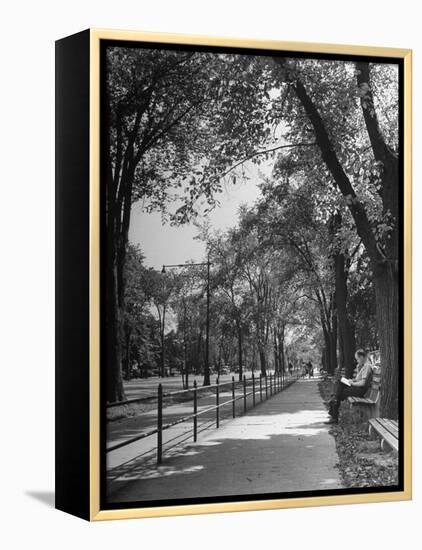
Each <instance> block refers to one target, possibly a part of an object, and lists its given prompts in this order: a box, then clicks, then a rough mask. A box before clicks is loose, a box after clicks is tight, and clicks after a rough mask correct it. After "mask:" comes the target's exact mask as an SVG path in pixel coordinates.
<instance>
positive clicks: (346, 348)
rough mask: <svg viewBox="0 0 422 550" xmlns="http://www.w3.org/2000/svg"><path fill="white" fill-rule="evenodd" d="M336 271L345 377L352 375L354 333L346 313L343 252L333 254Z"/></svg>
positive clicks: (341, 364) (342, 360)
mask: <svg viewBox="0 0 422 550" xmlns="http://www.w3.org/2000/svg"><path fill="white" fill-rule="evenodd" d="M334 265H335V272H336V293H335V297H336V309H337V318H338V337H339V338H338V340H339V357H340V367H341V368H344V369H345V376H346V378H352V377H353V370H354V364H355V363H354V353H355V335H354V333H353V330H352V326H351V323H350V320H349V316H348V314H347V295H348V292H347V275H346V271H345V269H344V254H336V255H335V256H334Z"/></svg>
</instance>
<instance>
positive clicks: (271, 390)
mask: <svg viewBox="0 0 422 550" xmlns="http://www.w3.org/2000/svg"><path fill="white" fill-rule="evenodd" d="M272 394H273V375H272V374H271V372H270V397H271V396H272Z"/></svg>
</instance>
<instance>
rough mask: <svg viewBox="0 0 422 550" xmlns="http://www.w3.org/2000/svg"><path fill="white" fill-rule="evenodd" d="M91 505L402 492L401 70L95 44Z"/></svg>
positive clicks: (383, 63)
mask: <svg viewBox="0 0 422 550" xmlns="http://www.w3.org/2000/svg"><path fill="white" fill-rule="evenodd" d="M100 69H101V72H100V78H101V88H100V89H101V96H100V109H101V110H100V113H101V124H100V128H101V157H100V165H101V169H100V190H101V203H100V204H101V207H100V210H101V211H100V216H101V363H100V369H101V370H100V372H101V506H102V508H103V509H113V508H119V507H120V508H121V507H124V508H127V507H131V506H132V507H135V506H137V507H140V506H143V507H148V506H159V505H173V504H175V505H177V504H191V503H212V502H230V501H247V500H254V501H257V500H264V499H267V500H268V499H280V498H286V499H289V498H293V497H298V496H299V497H308V496H309V497H312V496H319V495H336V494H354V493H356V494H364V493H370V492H383V491H384V492H391V491H399V490H402V488H403V468H402V466H403V465H402V455H403V437H402V434H403V368H404V366H403V365H404V362H403V330H404V329H403V193H404V187H403V135H402V134H403V61H402V60H400V59H397V58H388V57H368V56H358V55H356V56H352V55H349V56H346V55H334V54H322V53H304V52H294V51H276V50H265V49H261V50H252V49H250V50H249V49H246V48H245V49H240V48H229V47H226V48H222V47H211V46H192V45H183V44H180V45H176V44H159V43H156V44H155V43H142V42H124V41H119V40H103V41H102V42H101V67H100Z"/></svg>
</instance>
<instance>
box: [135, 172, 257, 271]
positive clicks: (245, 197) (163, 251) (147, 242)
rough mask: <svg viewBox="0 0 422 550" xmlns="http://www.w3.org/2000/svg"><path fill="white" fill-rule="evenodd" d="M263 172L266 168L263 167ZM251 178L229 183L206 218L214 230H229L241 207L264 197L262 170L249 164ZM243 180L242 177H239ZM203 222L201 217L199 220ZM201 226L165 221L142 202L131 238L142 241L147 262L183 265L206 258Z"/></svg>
mask: <svg viewBox="0 0 422 550" xmlns="http://www.w3.org/2000/svg"><path fill="white" fill-rule="evenodd" d="M261 171H266V170H265V168H263V167H262V166H261ZM248 177H249V178H250V179H248V180H246V181H244V182H239V183H236V185H232V184H229V185H227V186H226V188H225V190H224V191H223V192H222V193H220V194H219V195H218V196H217V197H218V200H219V202H220V206H217V207H216V208H215V209H214V210H213V211H212V212H211V213H210V214H209V215H207V216H204V217H203V221H205V220H206V219H208V220H209V222H210V225H211V229H212V230H223V231H224V230H226V229H228V228H229V227H233V226H235V225H236V222H237V219H238V210H239V207H240V206H241V205H242V204H246V205H248V206H252V205H253V204H254V203H255V201H256V200H257V199H258V197H259V196H260V190H259V188H258V185H259V183H260V182H261V178H260V176H259V171H258V169H257V168H256V167H255V166H254V165H252V166H251V167H248ZM238 181H239V180H238ZM198 221H199V222H201V219H198ZM197 234H198V229H197V228H196V227H195V226H194V225H193V224H186V225H183V226H180V227H174V226H171V225H170V224H165V225H163V224H162V221H161V215H160V213H159V212H154V213H151V214H148V213H146V212H144V211H143V210H142V203H141V202H138V203H135V204H134V205H133V207H132V212H131V221H130V228H129V240H130V242H132V243H133V244H138V245H139V246H140V248H141V250H142V252H143V254H144V255H145V265H146V266H147V267H153V268H155V269H161V268H162V266H163V265H164V264H183V263H185V262H187V261H193V262H200V261H203V260H204V255H205V245H204V243H203V242H201V241H198V240H195V239H194V237H195V236H196V235H197Z"/></svg>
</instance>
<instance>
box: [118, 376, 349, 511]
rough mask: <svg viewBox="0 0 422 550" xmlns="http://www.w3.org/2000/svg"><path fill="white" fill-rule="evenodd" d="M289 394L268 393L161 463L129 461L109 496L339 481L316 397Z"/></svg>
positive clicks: (234, 491) (265, 489) (143, 497)
mask: <svg viewBox="0 0 422 550" xmlns="http://www.w3.org/2000/svg"><path fill="white" fill-rule="evenodd" d="M306 385H307V384H306ZM304 386H305V385H304ZM304 386H302V387H304ZM298 389H299V388H298ZM292 397H293V399H290V400H289V402H288V403H284V404H283V406H282V404H281V402H278V401H279V400H277V399H275V400H271V399H269V400H268V401H266V402H264V403H262V406H257V407H256V408H254V409H252V410H249V411H248V414H246V415H243V416H241V417H239V418H238V419H237V420H236V422H228V423H227V424H226V425H225V426H223V429H220V430H213V431H212V432H209V433H208V434H207V437H206V438H204V439H200V440H199V441H198V442H197V443H196V444H188V445H186V446H185V447H184V448H180V447H179V448H177V449H174V451H173V452H171V453H165V460H164V463H163V464H162V465H161V466H158V467H157V466H156V465H155V464H153V462H149V463H146V462H145V461H142V460H140V461H139V462H138V463H137V462H136V461H134V463H133V464H131V467H130V468H129V469H128V470H127V471H126V472H125V471H124V468H122V470H121V477H120V479H115V480H114V481H113V482H112V483H110V484H109V487H108V488H109V491H108V500H109V502H130V501H133V502H136V501H145V502H147V501H149V500H161V499H163V500H165V499H168V498H171V499H181V498H195V497H198V496H200V497H201V496H206V497H208V496H212V497H214V496H218V497H221V496H233V495H249V494H267V493H268V494H271V493H272V492H277V493H288V492H295V491H301V490H305V491H309V490H310V491H313V490H321V489H327V488H332V489H336V488H340V487H341V482H340V478H339V476H338V471H337V469H336V463H337V454H336V451H335V443H334V440H333V438H332V437H331V436H330V435H329V433H328V428H327V426H325V425H324V424H323V422H324V421H325V420H326V419H327V418H328V415H327V412H326V409H325V407H324V405H323V404H322V401H321V399H320V398H319V396H318V397H317V398H315V399H309V400H308V402H306V401H305V402H304V400H303V399H301V397H302V396H301V395H297V396H292ZM303 397H308V398H309V397H310V396H303ZM280 399H281V396H280Z"/></svg>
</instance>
